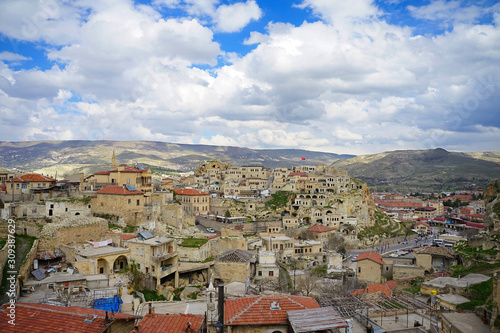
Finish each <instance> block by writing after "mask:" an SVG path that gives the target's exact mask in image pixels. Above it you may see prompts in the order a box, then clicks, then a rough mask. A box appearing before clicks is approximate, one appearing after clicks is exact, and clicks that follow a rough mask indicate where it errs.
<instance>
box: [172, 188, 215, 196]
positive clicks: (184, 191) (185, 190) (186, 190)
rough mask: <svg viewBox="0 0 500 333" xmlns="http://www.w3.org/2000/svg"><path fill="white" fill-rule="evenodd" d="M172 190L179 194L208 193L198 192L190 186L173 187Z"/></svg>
mask: <svg viewBox="0 0 500 333" xmlns="http://www.w3.org/2000/svg"><path fill="white" fill-rule="evenodd" d="M174 192H175V193H177V194H179V195H208V193H205V192H200V191H198V190H194V189H191V188H181V189H174Z"/></svg>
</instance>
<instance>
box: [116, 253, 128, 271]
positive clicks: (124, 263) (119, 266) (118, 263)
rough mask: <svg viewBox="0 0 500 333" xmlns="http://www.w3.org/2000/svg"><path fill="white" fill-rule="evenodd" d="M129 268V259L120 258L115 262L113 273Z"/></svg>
mask: <svg viewBox="0 0 500 333" xmlns="http://www.w3.org/2000/svg"><path fill="white" fill-rule="evenodd" d="M127 266H128V260H127V257H125V256H119V257H118V258H116V259H115V262H114V263H113V271H114V272H117V271H120V270H122V269H124V268H127Z"/></svg>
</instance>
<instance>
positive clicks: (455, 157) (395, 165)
mask: <svg viewBox="0 0 500 333" xmlns="http://www.w3.org/2000/svg"><path fill="white" fill-rule="evenodd" d="M113 150H114V151H115V154H116V162H117V163H126V164H129V165H131V164H134V163H136V162H137V163H139V164H141V165H142V166H143V167H149V168H151V169H152V170H153V174H154V175H157V176H158V177H159V176H160V175H161V174H166V173H168V172H169V171H176V172H179V171H194V170H195V169H196V167H197V166H198V165H199V163H200V162H201V161H204V160H212V159H220V160H221V161H230V162H231V163H232V164H233V165H263V166H266V167H269V168H274V167H278V166H281V167H289V168H290V167H292V166H294V165H301V164H302V165H315V164H317V163H324V164H326V165H329V164H332V165H333V166H335V167H337V168H338V169H341V170H347V171H348V172H349V175H350V176H352V177H356V178H359V179H361V180H363V181H365V182H366V183H367V184H368V186H369V187H370V188H371V189H372V190H374V189H375V190H391V191H392V190H400V191H425V190H429V191H440V190H454V189H477V188H484V187H485V186H486V184H488V183H489V182H490V181H492V180H494V179H498V178H500V152H471V153H461V152H448V151H446V150H444V149H441V148H438V149H429V150H397V151H390V152H384V153H380V154H370V155H360V156H355V155H339V154H333V153H323V152H314V151H307V150H301V149H250V148H242V147H223V146H209V145H188V144H175V143H167V142H155V141H77V140H76V141H25V142H0V168H2V167H3V168H11V167H17V168H18V169H20V170H23V171H34V172H38V173H43V174H48V175H50V176H55V175H56V172H57V176H58V178H61V177H64V176H65V175H70V174H74V173H77V172H83V173H84V174H86V175H88V174H91V173H93V172H96V171H101V170H105V169H108V168H109V167H110V163H111V155H112V153H113ZM302 158H305V160H302Z"/></svg>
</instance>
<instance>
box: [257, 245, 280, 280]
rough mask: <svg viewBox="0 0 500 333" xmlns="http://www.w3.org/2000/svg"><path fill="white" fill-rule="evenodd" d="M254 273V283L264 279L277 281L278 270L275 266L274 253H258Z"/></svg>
mask: <svg viewBox="0 0 500 333" xmlns="http://www.w3.org/2000/svg"><path fill="white" fill-rule="evenodd" d="M256 271H257V274H256V275H255V282H256V283H257V282H258V281H260V280H262V279H264V278H268V279H279V273H280V270H279V266H278V265H277V264H276V256H275V253H274V252H272V251H260V252H259V261H258V263H257V268H256Z"/></svg>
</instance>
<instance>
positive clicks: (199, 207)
mask: <svg viewBox="0 0 500 333" xmlns="http://www.w3.org/2000/svg"><path fill="white" fill-rule="evenodd" d="M174 193H175V194H176V198H177V200H178V201H179V202H180V203H181V205H182V208H183V210H184V213H185V214H187V215H206V214H208V212H209V211H210V195H209V194H208V193H205V192H200V191H198V190H194V189H189V188H183V189H174Z"/></svg>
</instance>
